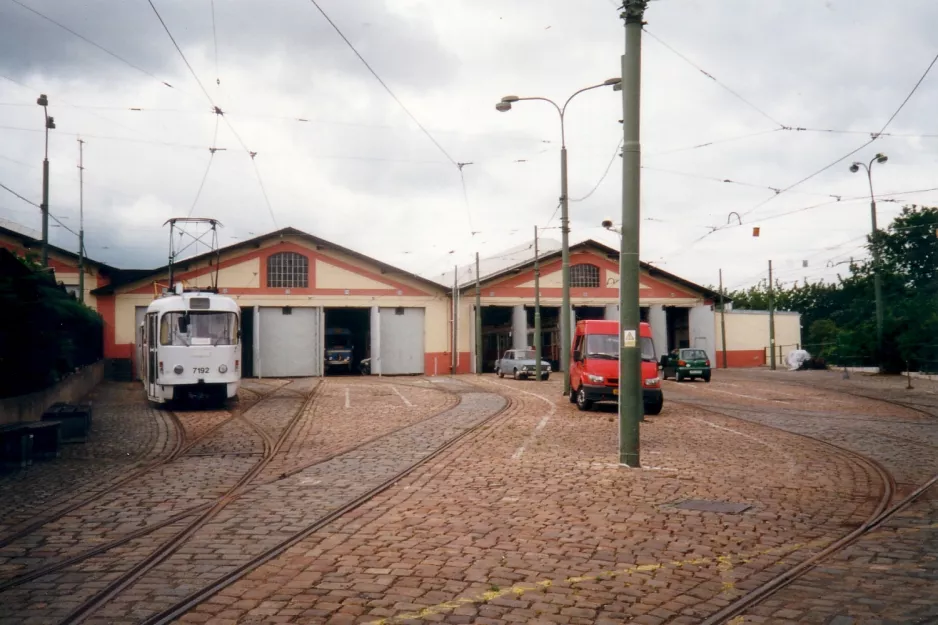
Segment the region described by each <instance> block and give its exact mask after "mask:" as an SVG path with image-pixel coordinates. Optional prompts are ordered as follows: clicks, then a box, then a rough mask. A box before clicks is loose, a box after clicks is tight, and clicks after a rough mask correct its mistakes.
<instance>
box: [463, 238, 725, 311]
mask: <svg viewBox="0 0 938 625" xmlns="http://www.w3.org/2000/svg"><path fill="white" fill-rule="evenodd" d="M588 248H593V249H596V250H599V251H601V252H603V253H605V254H607V255H610V256H615V257H616V258H617V259H618V255H619V250H617V249H615V248H613V247H609V246H608V245H606V244H605V243H602V242H600V241H596V240H595V239H586V240H585V241H580V242H579V243H575V244H573V245H571V246H570V251H571V252H574V251H577V250H583V249H588ZM562 254H563V251H562V250H553V251H550V252H547V253H545V254H541V255H540V256H539V257H538V261H539V262H541V263H544V262H545V261H551V260H554V259H556V258H560V257H561V256H562ZM639 265H640V267H641V269H642V270H644V271H645V272H646V273H648V275H649V276H652V277H655V276H658V277H661V278H664V279H665V280H668V281H670V282H674V283H675V284H679V285H681V286H683V287H685V288H687V289H690V290H692V291H695V292H697V293H700V294H701V295H702V296H703V297H706V298H708V299H715V298H718V297H720V294H719V293H717V292H716V291H714V290H713V289H709V288H707V287H705V286H700V285H699V284H696V283H694V282H691V281H690V280H685V279H684V278H681V277H679V276H676V275H674V274H673V273H669V272H667V271H664V270H663V269H659V268H657V267H655V266H654V265H651V264H649V263H646V262H644V261H639ZM532 267H534V259H533V258H532V259H528V260H525V261H524V262H522V263H518V264H516V265H512V266H511V267H506V268H504V269H501V270H499V271H496V272H494V273H490V274H488V275H483V276H482V277H481V283H482V284H483V285H485V284H486V283H489V282H491V281H493V280H497V279H499V278H503V277H505V276H509V275H512V274H517V273H521V272H522V271H525V270H527V269H529V268H532ZM473 288H475V282H474V281H472V282H466V283H465V284H462V285H460V287H459V289H460V291H470V290H472V289H473ZM724 299H725V300H726V301H730V300H729V298H727V297H724Z"/></svg>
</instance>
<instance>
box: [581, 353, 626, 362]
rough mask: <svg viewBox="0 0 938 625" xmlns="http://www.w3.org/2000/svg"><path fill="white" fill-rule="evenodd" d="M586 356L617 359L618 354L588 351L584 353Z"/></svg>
mask: <svg viewBox="0 0 938 625" xmlns="http://www.w3.org/2000/svg"><path fill="white" fill-rule="evenodd" d="M586 357H587V358H602V359H606V360H619V355H618V354H606V353H603V352H600V353H589V354H587V355H586Z"/></svg>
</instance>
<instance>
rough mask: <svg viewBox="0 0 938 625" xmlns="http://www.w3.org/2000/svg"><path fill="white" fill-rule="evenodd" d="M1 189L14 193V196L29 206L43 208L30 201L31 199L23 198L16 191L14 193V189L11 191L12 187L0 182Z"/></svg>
mask: <svg viewBox="0 0 938 625" xmlns="http://www.w3.org/2000/svg"><path fill="white" fill-rule="evenodd" d="M0 189H4V190H6V191H9V192H10V193H12V194H13V195H15V196H16V197H18V198H19V199H21V200H23V201H24V202H26V203H27V204H32V205H33V206H35V207H36V208H42V207H41V206H40V205H39V204H36V203H35V202H33V201H32V200H29V199H27V198H25V197H23V196H22V195H20V194H19V193H17V192H16V191H14V190H13V189H11V188H10V187H8V186H6V185H5V184H3V183H2V182H0Z"/></svg>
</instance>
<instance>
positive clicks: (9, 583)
mask: <svg viewBox="0 0 938 625" xmlns="http://www.w3.org/2000/svg"><path fill="white" fill-rule="evenodd" d="M380 383H382V382H379V384H380ZM394 384H395V385H397V386H409V387H412V388H421V389H426V388H427V387H426V386H424V385H419V384H407V383H401V382H400V381H395V382H394ZM280 388H283V387H280ZM318 388H319V387H317V389H318ZM276 390H279V389H274V390H273V391H271V392H269V393H266V394H264V395H263V396H261V397H259V398H258V399H256V400H252V401H253V403H251V404H248V405H246V406H244V408H243V409H242V410H241V412H242V413H243V412H246V411H247V410H249V409H250V408H251V407H253V406H254V405H256V404H257V403H259V402H260V401H261V400H263V399H265V398H267V397H269V396H270V395H271V394H273V393H274V392H275V391H276ZM431 390H435V391H438V392H441V393H444V394H448V395H451V396H455V397H456V399H457V401H456V403H455V404H453V405H450V406H446V407H444V408H443V409H441V410H439V411H437V412H435V413H433V414H430V415H427V416H426V417H424V418H422V419H419V420H417V421H415V422H413V423H409V424H405V425H402V426H400V427H397V428H394V429H392V430H389V431H388V432H385V433H384V434H380V435H377V436H373V437H370V438H367V439H365V440H363V441H361V442H360V443H357V444H355V445H352V446H349V447H345V448H343V449H341V450H339V451H337V452H335V453H332V454H329V455H327V456H324V457H322V458H317V459H316V460H313V461H310V462H304V463H301V464H299V465H297V466H296V467H294V468H292V469H290V470H289V471H286V472H283V473H281V474H279V475H278V476H277V477H276V478H275V479H272V480H267V481H255V478H256V477H257V475H258V474H259V473H260V471H261V470H263V468H264V467H261V468H260V469H259V470H258V471H257V473H256V474H255V475H254V476H252V478H251V480H250V481H249V483H245V484H242V486H243V488H240V489H239V490H237V491H236V492H233V493H231V494H230V497H231V500H232V501H234V500H236V499H238V498H240V497H242V496H244V495H246V494H247V493H249V492H251V491H253V490H254V489H256V488H259V487H261V486H266V485H269V484H273V483H275V482H277V481H280V480H283V479H286V478H289V477H292V476H294V475H297V474H299V473H301V472H302V471H305V470H307V469H309V468H312V467H314V466H316V465H317V464H323V463H326V462H329V461H330V460H334V459H335V458H338V457H339V456H342V455H344V454H347V453H350V452H353V451H356V450H358V449H360V448H362V447H364V446H366V445H369V444H371V443H374V442H376V441H378V440H380V439H381V438H385V437H388V436H392V435H394V434H396V433H398V432H400V431H402V430H404V429H406V428H408V427H412V426H415V425H419V424H421V423H424V422H426V421H429V420H431V419H434V418H436V417H438V416H439V415H440V414H442V413H443V412H446V411H448V410H452V409H453V408H455V407H456V406H458V405H459V403H460V402H461V396H460V395H459V394H457V393H454V392H453V391H450V390H448V389H445V388H432V389H431ZM303 410H305V406H304V408H301V412H302V411H303ZM234 418H236V415H232V416H230V417H229V418H227V419H225V420H224V421H223V422H221V423H219V424H217V425H215V426H213V427H212V428H211V429H210V430H209V431H206V432H205V433H204V434H203V435H201V436H200V437H199V438H198V439H197V440H194V441H193V442H192V443H191V444H189V445H186V446H184V449H185V450H188V449H192V448H193V447H194V446H195V445H196V444H197V443H199V442H201V441H202V440H204V439H205V438H207V437H208V436H209V435H211V433H212V432H214V431H216V430H218V429H219V428H220V427H222V426H223V425H224V424H225V423H228V422H230V421H231V420H232V419H234ZM260 436H262V438H263V437H264V436H265V435H264V434H260ZM284 442H285V439H284V441H281V445H280V447H282V445H283V443H284ZM264 444H265V446H267V445H271V441H270V440H265V443H264ZM280 447H278V450H279V449H280ZM181 455H186V454H185V453H184V452H183V453H178V454H177V455H176V457H179V456H181ZM272 459H273V454H271V456H270V458H269V459H268V460H267V463H268V464H269V462H270V460H272ZM264 466H267V465H266V464H265V465H264ZM134 477H139V475H136V476H134ZM102 494H103V493H102ZM99 496H100V495H99ZM229 503H230V502H229ZM212 506H213V504H212V503H211V502H209V503H203V504H201V505H198V506H193V507H191V508H187V509H185V510H182V511H180V512H179V513H177V514H174V515H173V516H170V517H168V518H166V519H163V520H161V521H157V522H155V523H150V524H148V525H146V526H145V527H142V528H140V529H138V530H136V531H133V532H130V533H128V534H125V535H123V536H121V537H120V538H116V539H114V540H111V541H108V542H106V543H102V544H100V545H97V546H95V547H94V548H92V549H89V550H87V551H83V552H81V553H78V554H75V555H74V556H71V557H69V558H66V559H64V560H61V561H59V562H54V563H51V564H47V565H45V566H41V567H38V568H36V569H33V570H30V571H26V572H25V573H22V574H20V575H18V576H16V577H13V578H10V579H8V580H4V581H0V593H2V592H4V591H6V590H9V589H10V588H15V587H17V586H21V585H23V584H26V583H28V582H31V581H35V580H37V579H39V578H41V577H44V576H45V575H48V574H50V573H54V572H56V571H60V570H62V569H66V568H68V567H71V566H74V565H76V564H79V563H81V562H83V561H85V560H88V559H90V558H93V557H95V556H98V555H101V554H103V553H106V552H108V551H111V550H112V549H115V548H117V547H120V546H121V545H124V544H127V543H129V542H131V541H133V540H136V539H138V538H142V537H144V536H146V535H148V534H151V533H153V532H155V531H157V530H159V529H162V528H164V527H167V526H169V525H173V524H175V523H178V522H180V521H183V520H185V519H187V518H189V517H191V516H193V515H196V514H202V513H206V512H207V511H209V509H210V508H212ZM63 514H67V512H66V513H63ZM52 520H54V519H52ZM46 522H49V521H46Z"/></svg>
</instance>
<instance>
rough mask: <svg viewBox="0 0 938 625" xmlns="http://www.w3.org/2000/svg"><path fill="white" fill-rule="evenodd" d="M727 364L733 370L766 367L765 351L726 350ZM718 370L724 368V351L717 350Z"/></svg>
mask: <svg viewBox="0 0 938 625" xmlns="http://www.w3.org/2000/svg"><path fill="white" fill-rule="evenodd" d="M726 363H727V366H728V367H729V368H731V369H737V368H745V367H763V366H765V350H764V349H736V350H733V349H729V350H726ZM716 365H717V368H722V367H723V350H720V349H718V350H717V362H716Z"/></svg>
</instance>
